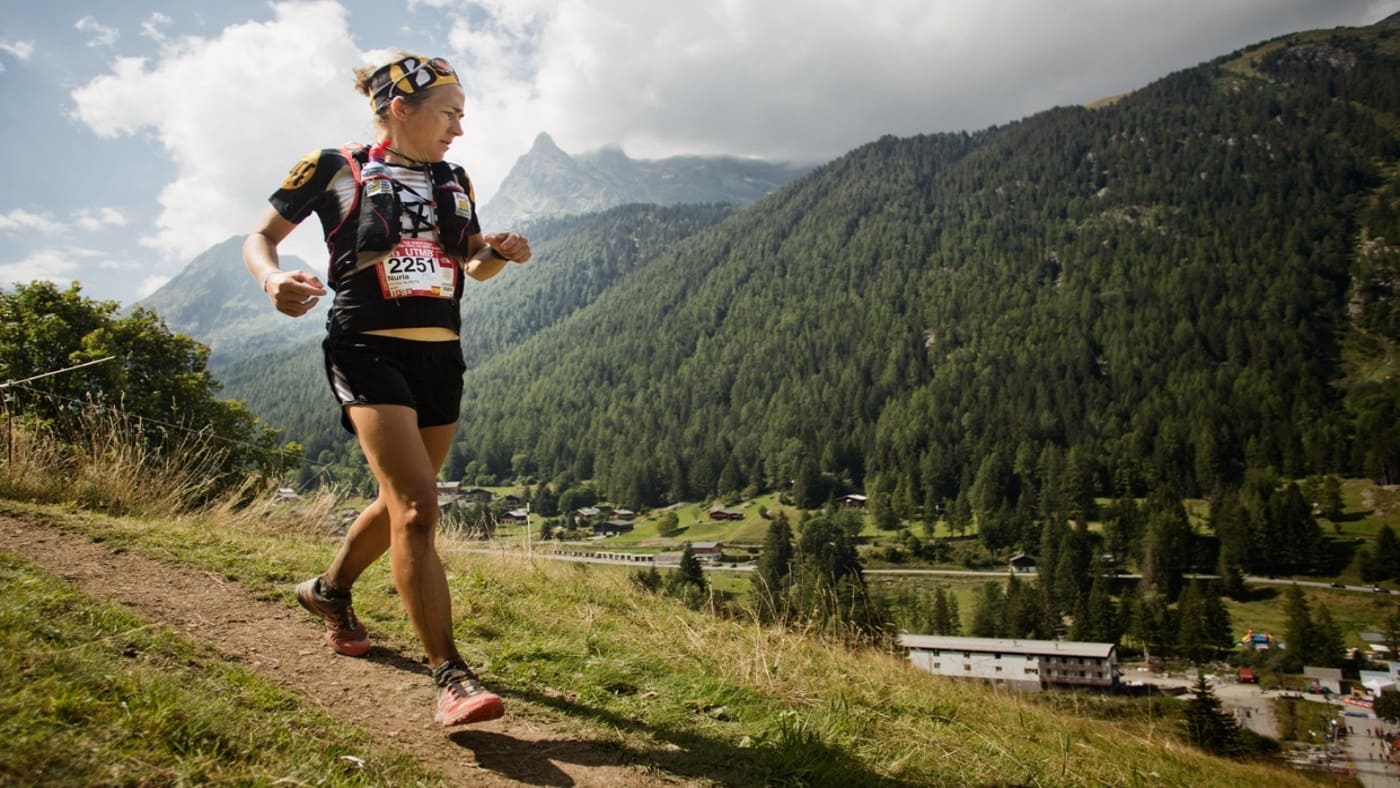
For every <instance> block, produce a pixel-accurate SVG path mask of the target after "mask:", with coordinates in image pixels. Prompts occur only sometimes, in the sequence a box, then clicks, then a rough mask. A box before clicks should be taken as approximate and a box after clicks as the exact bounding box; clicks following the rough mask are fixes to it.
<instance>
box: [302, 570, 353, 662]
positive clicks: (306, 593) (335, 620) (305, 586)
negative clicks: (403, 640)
mask: <svg viewBox="0 0 1400 788" xmlns="http://www.w3.org/2000/svg"><path fill="white" fill-rule="evenodd" d="M297 601H298V602H300V603H301V606H302V607H304V608H306V609H307V610H309V611H311V612H312V613H313V614H314V615H317V616H320V617H321V620H322V621H324V622H326V643H328V644H330V647H331V648H333V649H335V651H336V652H337V653H340V654H344V655H346V656H347V657H362V656H364V655H365V654H366V653H367V652H368V651H369V647H370V642H369V633H368V632H366V631H365V627H364V625H363V624H361V623H360V619H359V618H357V617H356V616H355V608H353V607H351V606H350V592H349V591H346V592H345V593H344V595H343V596H342V595H340V594H336V595H330V594H327V593H325V592H324V591H322V589H321V578H320V577H313V578H311V579H310V580H307V581H306V582H305V583H302V584H301V585H298V586H297Z"/></svg>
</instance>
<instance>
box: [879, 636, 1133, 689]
mask: <svg viewBox="0 0 1400 788" xmlns="http://www.w3.org/2000/svg"><path fill="white" fill-rule="evenodd" d="M898 643H899V645H900V646H902V647H904V648H905V649H907V650H908V652H909V661H910V662H911V663H913V664H914V666H915V667H918V668H922V669H923V670H926V671H928V672H930V673H934V674H937V675H939V676H951V677H953V678H960V679H980V680H982V681H987V682H990V683H992V684H995V685H998V686H1007V687H1013V688H1016V689H1028V690H1036V689H1046V688H1049V687H1097V688H1110V687H1114V686H1117V684H1118V647H1117V646H1116V645H1115V644H1113V643H1084V642H1079V641H1072V640H1017V639H1012V638H964V637H952V636H947V635H900V636H899V640H898Z"/></svg>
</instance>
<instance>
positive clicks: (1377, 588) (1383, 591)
mask: <svg viewBox="0 0 1400 788" xmlns="http://www.w3.org/2000/svg"><path fill="white" fill-rule="evenodd" d="M1371 590H1372V591H1375V592H1376V593H1377V594H1389V593H1390V589H1389V588H1382V587H1380V586H1371Z"/></svg>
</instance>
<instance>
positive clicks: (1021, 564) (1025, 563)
mask: <svg viewBox="0 0 1400 788" xmlns="http://www.w3.org/2000/svg"><path fill="white" fill-rule="evenodd" d="M1008 563H1009V564H1010V565H1011V571H1012V572H1013V573H1014V574H1018V575H1026V574H1034V573H1035V559H1034V558H1031V557H1030V556H1028V555H1026V554H1025V553H1017V554H1016V555H1013V556H1011V560H1010V561H1009V562H1008Z"/></svg>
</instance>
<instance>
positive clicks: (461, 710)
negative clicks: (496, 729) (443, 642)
mask: <svg viewBox="0 0 1400 788" xmlns="http://www.w3.org/2000/svg"><path fill="white" fill-rule="evenodd" d="M433 682H434V683H436V684H437V688H438V689H437V714H436V715H434V717H433V719H435V720H437V721H438V722H439V723H441V725H442V727H444V728H450V727H452V726H453V725H467V724H470V723H473V722H485V721H487V720H494V719H496V718H497V717H500V716H501V715H503V714H505V713H506V712H505V708H504V707H502V705H501V699H500V697H498V696H497V695H496V694H495V693H494V692H491V691H489V690H487V689H486V688H485V687H483V686H481V681H480V680H479V679H477V677H476V674H475V673H472V671H471V668H469V667H467V666H466V663H464V662H444V663H442V664H441V665H438V666H437V667H436V668H434V669H433Z"/></svg>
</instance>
